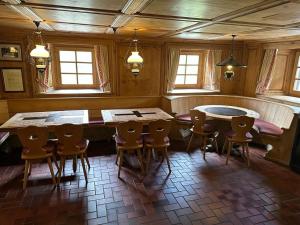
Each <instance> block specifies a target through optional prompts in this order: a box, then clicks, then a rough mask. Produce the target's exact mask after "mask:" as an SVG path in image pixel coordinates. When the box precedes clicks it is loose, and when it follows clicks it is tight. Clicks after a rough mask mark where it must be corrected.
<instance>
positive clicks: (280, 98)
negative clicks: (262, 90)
mask: <svg viewBox="0 0 300 225" xmlns="http://www.w3.org/2000/svg"><path fill="white" fill-rule="evenodd" d="M257 97H258V98H262V99H266V100H269V101H275V102H279V103H282V104H286V105H291V106H297V107H300V98H299V97H294V96H289V95H259V96H257Z"/></svg>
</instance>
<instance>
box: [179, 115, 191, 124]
mask: <svg viewBox="0 0 300 225" xmlns="http://www.w3.org/2000/svg"><path fill="white" fill-rule="evenodd" d="M176 119H177V120H178V121H181V122H192V119H191V115H190V114H182V115H178V116H176Z"/></svg>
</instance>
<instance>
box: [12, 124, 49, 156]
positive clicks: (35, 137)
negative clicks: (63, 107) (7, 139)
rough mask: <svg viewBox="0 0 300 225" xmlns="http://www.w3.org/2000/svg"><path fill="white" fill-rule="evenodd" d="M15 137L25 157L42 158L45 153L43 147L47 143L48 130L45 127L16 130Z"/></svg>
mask: <svg viewBox="0 0 300 225" xmlns="http://www.w3.org/2000/svg"><path fill="white" fill-rule="evenodd" d="M17 135H18V137H19V139H20V141H21V143H22V146H23V148H24V150H25V149H26V151H24V153H25V154H26V155H30V156H31V157H34V156H43V155H46V152H45V151H43V149H42V148H43V146H45V145H46V144H47V141H48V129H47V127H36V126H28V127H25V128H20V129H18V130H17Z"/></svg>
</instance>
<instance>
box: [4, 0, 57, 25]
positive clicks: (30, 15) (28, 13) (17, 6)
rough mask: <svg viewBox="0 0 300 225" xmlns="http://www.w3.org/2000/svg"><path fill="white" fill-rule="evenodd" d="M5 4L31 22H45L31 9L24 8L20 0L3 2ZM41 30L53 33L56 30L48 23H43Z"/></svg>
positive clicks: (5, 0)
mask: <svg viewBox="0 0 300 225" xmlns="http://www.w3.org/2000/svg"><path fill="white" fill-rule="evenodd" d="M3 2H5V3H8V4H7V5H6V6H7V7H8V8H10V9H12V10H14V11H15V12H17V13H19V14H21V15H22V16H23V17H25V18H27V19H29V20H31V21H43V19H42V18H41V17H39V16H38V15H37V14H36V13H35V12H33V11H32V10H31V9H30V8H28V7H26V6H22V5H21V4H22V2H21V1H20V0H3ZM40 28H41V29H44V30H50V31H53V30H54V29H53V28H52V27H51V26H50V25H49V24H47V23H41V24H40Z"/></svg>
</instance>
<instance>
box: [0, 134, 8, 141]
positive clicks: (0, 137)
mask: <svg viewBox="0 0 300 225" xmlns="http://www.w3.org/2000/svg"><path fill="white" fill-rule="evenodd" d="M8 136H9V133H8V132H0V144H2V143H3V142H4V141H5V140H6V139H7V138H8Z"/></svg>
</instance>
